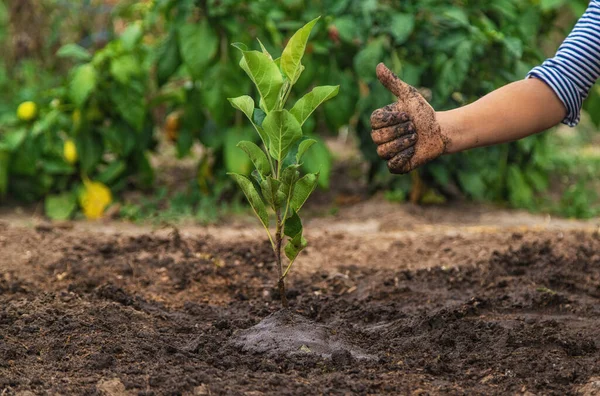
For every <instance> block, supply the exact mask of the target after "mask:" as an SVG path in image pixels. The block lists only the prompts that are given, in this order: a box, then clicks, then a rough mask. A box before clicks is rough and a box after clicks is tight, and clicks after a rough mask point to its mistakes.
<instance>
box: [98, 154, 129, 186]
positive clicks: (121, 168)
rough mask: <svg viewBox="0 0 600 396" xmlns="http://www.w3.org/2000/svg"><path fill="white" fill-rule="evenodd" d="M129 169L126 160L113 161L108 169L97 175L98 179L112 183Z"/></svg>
mask: <svg viewBox="0 0 600 396" xmlns="http://www.w3.org/2000/svg"><path fill="white" fill-rule="evenodd" d="M126 170H127V164H126V163H125V161H119V160H116V161H113V162H111V163H110V164H109V165H108V166H107V167H106V169H104V170H103V171H102V172H101V173H100V174H99V175H98V176H97V177H96V180H97V181H99V182H100V183H104V184H107V185H108V184H112V183H113V182H114V181H115V180H117V179H118V178H119V176H121V175H122V174H123V173H124V172H125V171H126Z"/></svg>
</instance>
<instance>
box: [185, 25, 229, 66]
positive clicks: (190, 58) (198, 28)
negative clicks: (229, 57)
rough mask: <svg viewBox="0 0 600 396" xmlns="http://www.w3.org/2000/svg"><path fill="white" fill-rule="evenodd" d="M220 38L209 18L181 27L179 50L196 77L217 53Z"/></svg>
mask: <svg viewBox="0 0 600 396" xmlns="http://www.w3.org/2000/svg"><path fill="white" fill-rule="evenodd" d="M218 46H219V38H218V36H217V35H216V33H215V32H214V31H213V29H212V28H211V26H210V25H209V23H208V21H207V20H203V21H202V22H200V23H188V24H185V25H183V26H181V27H180V28H179V51H180V53H181V57H182V58H183V61H184V63H185V64H186V66H187V67H188V68H189V70H190V73H191V74H192V76H193V77H194V78H200V77H201V76H202V72H203V71H204V69H205V68H206V66H207V65H208V64H209V63H210V61H211V60H212V59H213V58H214V57H215V55H216V54H217V49H218Z"/></svg>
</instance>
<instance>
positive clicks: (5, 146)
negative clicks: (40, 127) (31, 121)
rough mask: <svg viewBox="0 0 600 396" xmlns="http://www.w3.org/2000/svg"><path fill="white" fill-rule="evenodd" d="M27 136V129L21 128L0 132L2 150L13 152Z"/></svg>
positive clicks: (0, 147)
mask: <svg viewBox="0 0 600 396" xmlns="http://www.w3.org/2000/svg"><path fill="white" fill-rule="evenodd" d="M26 137H27V129H25V128H19V129H13V130H9V131H7V132H4V133H2V134H0V150H2V151H8V152H12V151H15V150H16V149H18V148H19V146H20V145H21V143H23V141H24V140H25V138H26Z"/></svg>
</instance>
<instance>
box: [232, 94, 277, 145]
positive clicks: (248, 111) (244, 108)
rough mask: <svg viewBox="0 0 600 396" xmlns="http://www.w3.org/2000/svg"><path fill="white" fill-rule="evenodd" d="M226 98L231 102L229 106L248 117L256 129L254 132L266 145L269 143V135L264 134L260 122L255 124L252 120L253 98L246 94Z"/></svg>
mask: <svg viewBox="0 0 600 396" xmlns="http://www.w3.org/2000/svg"><path fill="white" fill-rule="evenodd" d="M227 100H228V101H229V103H231V106H233V108H234V109H237V110H240V111H241V112H242V113H244V114H245V115H246V117H248V119H249V120H250V122H251V123H252V126H254V129H256V132H257V133H258V135H259V136H260V139H261V140H262V142H263V144H264V145H265V147H266V146H267V145H268V144H269V137H268V136H267V135H266V134H265V131H264V130H263V129H262V127H261V126H260V124H257V123H256V122H255V121H254V119H255V116H254V114H253V113H254V99H252V98H251V97H250V96H248V95H243V96H239V97H237V98H228V99H227ZM261 124H262V121H261Z"/></svg>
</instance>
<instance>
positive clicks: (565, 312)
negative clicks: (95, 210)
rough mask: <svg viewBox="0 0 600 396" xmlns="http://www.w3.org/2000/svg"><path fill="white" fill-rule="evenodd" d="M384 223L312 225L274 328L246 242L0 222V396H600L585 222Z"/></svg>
mask: <svg viewBox="0 0 600 396" xmlns="http://www.w3.org/2000/svg"><path fill="white" fill-rule="evenodd" d="M378 210H385V205H379V204H378V205H375V206H374V207H369V208H362V209H361V208H360V207H358V208H357V207H354V208H353V209H352V210H351V211H352V213H354V217H353V216H352V215H350V213H344V214H342V217H343V218H344V221H343V222H341V221H339V220H336V219H331V218H329V219H314V220H312V221H310V222H309V224H308V226H307V229H308V233H307V238H308V239H309V243H310V244H311V245H310V247H309V249H308V250H307V252H305V253H303V255H302V257H301V258H300V259H299V261H298V266H297V267H296V268H295V269H294V271H293V272H292V273H291V275H290V282H289V288H288V298H289V300H290V306H291V311H290V312H288V313H281V312H279V304H278V295H277V290H276V288H275V287H274V286H275V285H274V273H275V271H274V268H273V263H272V257H271V252H270V247H269V244H268V243H267V242H265V241H264V240H263V239H264V238H263V237H262V235H261V234H260V230H258V229H250V228H248V227H247V226H244V227H243V228H242V226H239V227H238V226H232V227H229V228H223V227H222V228H220V229H218V230H217V229H214V228H188V229H182V230H180V231H177V230H174V229H163V230H155V231H149V230H147V229H130V228H128V226H126V225H125V226H122V225H118V224H117V225H115V224H114V223H110V224H96V225H95V226H91V225H90V224H89V223H86V224H74V225H68V226H59V225H46V224H37V226H35V225H29V226H27V225H26V224H23V223H19V224H15V223H10V224H9V223H5V224H3V225H0V257H1V259H0V394H2V395H13V394H20V395H30V394H32V393H33V394H61V395H71V394H105V395H121V394H128V395H129V394H131V395H135V394H138V395H164V394H188V395H193V394H195V395H209V394H210V395H220V394H227V395H230V394H240V395H260V394H298V395H306V394H354V393H356V394H421V395H425V394H453V395H454V394H457V395H462V394H469V395H471V394H482V395H483V394H485V395H490V394H527V395H532V394H540V395H541V394H544V395H548V394H555V395H565V394H577V392H580V393H581V394H587V395H594V394H600V349H599V348H600V331H599V330H598V329H599V328H600V236H599V235H598V234H597V233H596V232H595V231H594V227H591V225H592V224H591V223H586V224H583V223H577V224H571V225H572V227H571V226H570V225H569V224H570V223H569V222H558V223H556V222H553V221H549V222H547V221H546V220H545V219H543V218H533V220H531V219H529V220H527V219H528V218H527V217H526V216H524V217H523V219H525V222H528V224H527V225H526V226H524V225H523V224H517V222H516V221H515V220H514V217H515V215H514V213H513V214H511V215H510V216H506V217H503V219H504V220H503V222H504V223H502V222H501V221H498V218H493V219H492V220H489V218H488V217H486V216H489V215H488V214H484V211H481V213H479V212H477V210H472V211H470V212H469V213H471V215H470V217H469V216H467V215H464V214H465V213H464V212H463V215H460V214H459V212H456V211H452V210H450V211H448V210H445V212H444V211H441V210H440V209H435V208H433V209H431V210H430V211H428V212H424V211H421V209H417V208H413V207H403V209H401V210H397V211H396V212H394V213H391V214H389V215H388V216H379V217H377V218H379V219H380V220H377V221H376V222H375V223H374V221H373V220H370V219H372V218H376V217H373V216H372V215H373V213H376V212H377V211H378ZM342 211H343V210H342ZM436 211H437V213H438V214H437V215H436ZM361 212H363V213H364V212H366V213H368V215H367V216H364V217H359V216H358V213H361ZM442 212H443V213H445V214H444V215H440V213H442ZM477 213H479V214H477ZM381 219H383V220H381ZM394 219H397V220H398V221H397V222H394ZM486 219H488V220H489V221H488V220H486ZM530 220H531V221H530ZM536 222H537V223H536ZM492 223H493V224H492ZM499 224H500V225H499ZM502 224H503V225H502ZM541 224H545V225H544V226H541ZM409 225H410V226H409ZM588 226H589V227H588ZM93 228H95V229H93ZM278 312H279V313H278ZM265 318H266V319H265ZM261 321H262V322H261ZM273 321H275V322H276V324H277V326H276V328H277V329H278V330H277V331H275V332H269V331H266V332H265V331H264V329H265V328H269V326H271V328H272V326H273ZM286 323H287V324H288V325H289V328H290V329H291V330H290V331H292V332H294V331H295V332H300V335H298V336H292V337H290V332H289V331H288V330H286V326H287V325H286ZM290 323H291V324H290ZM257 325H258V326H257ZM310 331H312V332H313V333H314V334H316V336H315V335H314V334H313V336H310V337H307V338H301V336H302V335H304V336H305V335H306V334H309V333H310ZM257 332H258V333H257ZM275 333H281V334H280V335H281V337H279V336H277V337H275V336H273V338H272V339H270V340H267V341H268V342H271V343H270V344H269V343H267V344H266V345H267V347H266V348H265V347H264V345H265V344H264V343H263V344H260V343H250V344H251V345H259V344H260V345H262V347H259V348H254V349H253V348H248V345H247V344H245V345H241V344H240V340H241V341H244V340H245V341H246V342H247V341H248V339H249V338H251V337H249V336H252V335H256V334H259V336H260V337H264V336H265V334H266V335H269V334H270V335H273V334H275ZM291 334H293V333H291ZM296 334H298V333H296ZM286 337H287V338H286ZM315 337H316V339H318V340H326V341H325V343H324V344H323V343H319V342H320V341H319V342H318V343H316V344H310V342H311V340H313V339H315ZM320 348H322V349H320Z"/></svg>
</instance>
